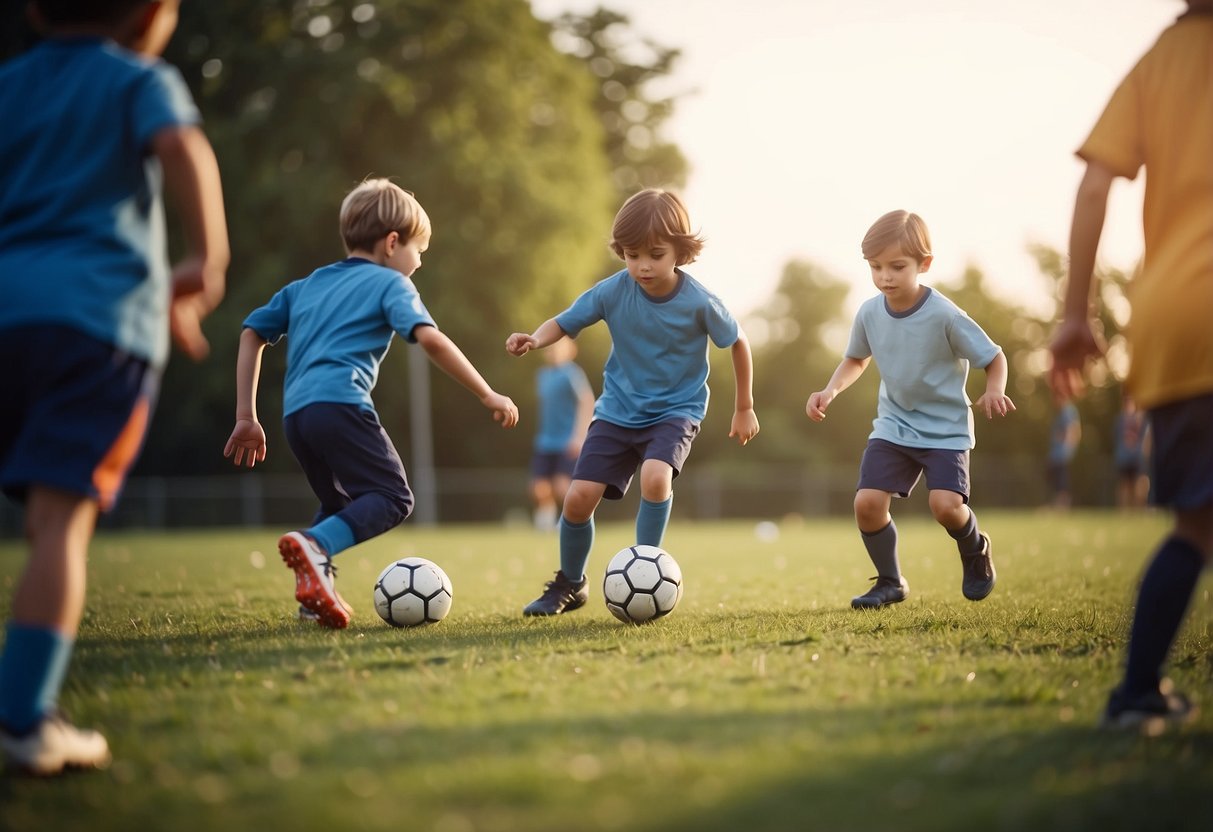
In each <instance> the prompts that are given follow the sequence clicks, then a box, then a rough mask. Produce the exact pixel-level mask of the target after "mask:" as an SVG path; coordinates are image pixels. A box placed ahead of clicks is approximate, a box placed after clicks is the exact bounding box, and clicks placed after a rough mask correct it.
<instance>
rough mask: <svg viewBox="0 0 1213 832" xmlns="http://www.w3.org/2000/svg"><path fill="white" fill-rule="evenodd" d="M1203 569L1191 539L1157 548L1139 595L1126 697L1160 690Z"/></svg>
mask: <svg viewBox="0 0 1213 832" xmlns="http://www.w3.org/2000/svg"><path fill="white" fill-rule="evenodd" d="M1203 567H1204V560H1203V558H1202V557H1201V555H1200V551H1199V550H1197V549H1196V547H1194V546H1193V545H1192V544H1190V543H1188V542H1187V541H1186V540H1181V539H1179V538H1177V537H1169V538H1167V539H1166V540H1164V541H1163V542H1162V545H1161V546H1160V547H1159V548H1158V551H1157V552H1156V553H1155V555H1154V560H1152V561H1151V562H1150V565H1149V567H1148V568H1147V569H1146V573H1145V575H1144V576H1143V577H1142V579H1141V587H1140V588H1139V589H1138V591H1137V609H1136V610H1135V611H1134V613H1133V629H1132V631H1131V632H1130V634H1129V660H1128V664H1127V665H1126V667H1125V682H1124V688H1125V692H1126V693H1128V694H1130V695H1134V694H1141V693H1147V692H1149V691H1154V690H1158V684H1159V680H1160V678H1161V676H1162V665H1163V662H1164V661H1166V658H1167V651H1169V650H1170V649H1171V644H1172V642H1174V641H1175V636H1176V634H1177V633H1178V632H1179V627H1180V625H1181V624H1182V623H1183V620H1184V613H1186V612H1187V610H1188V603H1189V602H1190V601H1191V600H1192V592H1193V590H1195V589H1196V584H1197V582H1198V581H1199V580H1200V571H1201V569H1202V568H1203Z"/></svg>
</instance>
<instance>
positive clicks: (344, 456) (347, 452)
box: [223, 179, 518, 629]
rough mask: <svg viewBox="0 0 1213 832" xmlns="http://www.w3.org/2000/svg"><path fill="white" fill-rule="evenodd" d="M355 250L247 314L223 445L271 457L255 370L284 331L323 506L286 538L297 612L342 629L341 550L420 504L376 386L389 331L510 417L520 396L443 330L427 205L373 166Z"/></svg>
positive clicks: (244, 454) (506, 420) (359, 195)
mask: <svg viewBox="0 0 1213 832" xmlns="http://www.w3.org/2000/svg"><path fill="white" fill-rule="evenodd" d="M340 227H341V237H342V240H344V242H345V248H346V251H347V252H348V254H349V256H348V257H346V258H345V259H344V260H341V261H339V262H337V263H333V264H331V265H328V266H324V267H322V268H319V269H317V270H316V271H314V272H312V273H311V274H310V275H309V276H308V277H305V278H303V279H301V280H296V281H294V282H292V283H289V284H287V285H286V286H285V287H284V288H282V289H281V290H279V291H278V292H277V293H276V294H275V295H274V296H273V297H272V298H270V301H269V303H267V304H266V305H265V306H262V307H261V308H259V309H255V310H253V312H252V313H250V314H249V316H248V317H247V318H245V320H244V331H243V332H242V333H241V334H240V353H239V356H238V357H237V359H236V426H235V427H234V428H233V429H232V435H231V437H230V438H229V439H228V440H227V445H226V446H225V447H224V449H223V455H224V456H226V457H232V458H233V461H234V462H235V464H236V465H240V464H242V463H244V464H247V465H248V467H250V468H252V467H253V466H254V465H255V464H256V463H258V462H261V461H262V460H264V459H265V431H264V429H262V427H261V423H260V422H259V421H258V419H257V381H258V376H259V374H260V371H261V354H262V352H263V351H264V349H265V347H266V345H267V344H274V343H277V342H278V341H279V340H280V339H281V338H283V337H286V339H287V351H286V364H287V369H286V380H285V383H284V385H283V406H282V411H283V425H284V427H285V430H286V441H287V443H288V444H289V445H290V448H291V452H292V453H293V454H294V455H295V458H296V459H297V460H298V461H299V465H300V466H301V467H302V468H303V472H304V474H305V475H306V476H307V481H308V483H309V484H310V485H311V487H312V491H314V492H315V494H316V496H317V497H318V498H319V500H320V508H319V510H318V511H317V513H316V517H315V518H314V519H313V521H312V524H311V526H309V527H308V528H306V529H303V530H301V531H293V532H288V533H287V534H285V535H283V536H282V538H281V539H280V540H279V541H278V551H279V552H280V553H281V555H282V559H283V560H284V561H285V562H286V564H287V565H288V566H290V567H291V568H292V569H293V570H294V571H295V598H296V600H298V601H299V603H300V604H301V605H302V609H301V615H300V617H301V618H304V619H307V618H314V619H315V620H317V621H318V623H319V624H320V625H321V626H324V627H330V628H333V629H342V628H344V627H346V626H347V625H348V624H349V622H350V612H349V607H348V605H346V603H345V602H344V601H343V600H342V599H341V596H339V595H338V594H337V590H336V588H335V587H334V585H333V577H334V575H335V574H336V567H334V566H333V557H334V556H336V555H337V554H339V553H341V552H343V551H345V550H346V549H348V548H350V547H351V546H353V545H355V544H357V543H361V542H362V541H364V540H369V539H370V538H372V537H376V536H378V535H381V534H383V533H384V532H386V531H388V530H389V529H392V528H395V527H396V526H397V525H399V524H400V523H402V522H403V521H404V520H405V518H407V517H408V516H409V514H410V513H412V510H413V493H412V491H411V490H410V488H409V484H408V480H407V479H406V477H405V471H404V463H403V462H401V460H400V455H399V454H398V453H397V452H396V448H395V446H394V445H393V444H392V440H391V439H390V438H389V437H388V435H387V432H386V431H385V430H384V429H383V425H382V424H380V422H379V416H378V414H377V413H376V412H375V405H374V402H372V400H371V391H372V390H373V389H374V387H375V382H376V381H377V380H378V378H379V365H380V363H381V362H382V361H383V359H384V356H386V355H387V351H388V347H389V346H391V343H392V338H393V337H394V335H396V334H398V335H400V337H402V338H404V339H405V340H406V341H409V342H412V343H416V344H420V345H421V348H422V349H423V350H425V352H426V355H428V356H429V358H430V360H431V361H433V362H434V363H435V364H436V365H437V366H438V367H440V368H442V370H444V371H445V372H446V373H447V374H448V375H450V376H451V377H452V378H453V379H455V380H456V381H458V382H459V383H460V384H462V385H463V386H464V387H466V388H467V389H468V390H469V391H471V392H472V394H473V395H474V396H476V398H477V399H478V400H479V401H480V403H481V404H482V405H484V407H486V408H487V409H489V410H491V411H492V412H493V418H494V419H496V420H497V421H499V422H501V424H502V426H503V427H507V428H511V427H513V426H514V425H516V424H517V423H518V409H517V408H516V407H514V403H513V402H512V401H511V400H510V399H508V398H507V397H505V396H503V395H501V394H500V393H497V392H495V391H494V390H493V388H491V387H490V386H489V385H488V382H486V381H485V380H484V378H483V377H481V375H480V373H479V372H477V371H476V368H475V367H473V366H472V364H471V362H469V361H468V360H467V358H466V357H465V356H464V354H463V353H462V352H461V351H460V349H459V347H457V346H456V345H455V343H454V342H453V341H451V339H450V338H448V337H447V336H446V335H444V334H443V333H442V332H440V331H439V329H438V326H437V325H436V324H435V323H434V319H433V318H431V317H430V313H429V312H428V311H427V310H426V308H425V305H424V304H422V302H421V296H420V295H419V294H418V292H417V288H416V286H414V285H413V281H412V280H410V279H409V278H410V276H411V275H412V274H413V272H415V271H416V270H417V269H418V268H420V266H421V255H422V253H423V252H424V251H425V250H426V248H428V246H429V244H430V219H429V217H428V216H427V215H426V213H425V211H424V209H422V207H421V205H420V204H418V202H417V200H416V199H414V198H413V195H412V194H410V193H408V192H407V191H404V190H403V189H401V188H400V187H399V186H397V185H395V184H393V183H392V182H389V181H388V180H386V179H369V180H367V181H365V182H363V183H362V184H361V185H359V186H358V187H357V188H355V189H354V190H353V191H351V192H350V193H349V194H348V195H347V196H346V197H345V200H344V201H343V202H342V203H341V216H340Z"/></svg>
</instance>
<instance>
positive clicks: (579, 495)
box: [505, 189, 758, 615]
mask: <svg viewBox="0 0 1213 832" xmlns="http://www.w3.org/2000/svg"><path fill="white" fill-rule="evenodd" d="M702 248H703V240H702V239H701V238H700V237H699V236H698V235H697V234H696V233H695V232H693V231H692V230H691V223H690V218H689V217H688V215H687V210H686V207H685V206H684V205H683V203H682V200H680V199H679V198H678V197H677V196H675V195H674V194H672V193H670V192H668V191H662V190H657V189H648V190H644V191H640V192H639V193H637V194H634V195H633V196H632V197H630V198H629V199H628V200H627V201H626V202H625V203H624V204H623V207H622V208H620V209H619V213H618V214H616V216H615V223H614V225H613V226H612V229H611V249H612V250H613V251H614V252H615V254H616V255H617V256H619V257H620V258H621V259H622V260H623V261H624V262H625V263H626V264H627V268H626V269H624V270H623V271H620V272H618V273H616V274H614V275H612V276H611V277H608V278H606V279H605V280H602V281H600V282H598V283H596V284H595V285H594V286H592V287H591V288H590V289H589V290H587V291H586V292H585V293H584V294H582V295H581V297H579V298H577V300H576V301H575V302H574V303H573V305H572V306H570V307H569V308H568V309H566V310H564V311H563V312H561V313H560V314H559V315H557V316H556V317H555V318H551V319H549V320H547V321H544V322H543V323H542V324H541V325H540V326H539V328H538V329H536V330H535V332H534V333H533V334H529V335H528V334H527V333H525V332H515V333H514V334H512V335H510V337H509V338H508V339H507V340H506V344H505V348H506V350H507V351H508V352H509V353H510V354H511V355H525V354H526V353H527V352H529V351H530V350H534V349H543V348H544V347H548V346H551V345H552V344H554V343H556V342H557V341H559V340H561V339H562V338H565V337H568V338H576V337H577V335H578V334H579V333H580V332H581V331H582V330H583V329H585V328H586V327H587V326H591V325H593V324H595V323H597V322H599V321H605V322H606V325H607V328H608V329H609V330H610V332H611V341H612V347H611V354H610V356H609V357H608V358H607V362H606V367H605V370H604V374H603V383H602V388H603V389H602V395H601V396H599V397H598V402H597V404H596V405H595V408H594V421H593V423H592V424H591V425H590V428H589V432H588V434H587V436H586V439H585V443H584V444H583V445H582V448H581V456H580V457H579V458H578V460H577V465H576V468H575V469H574V471H573V482H572V485H571V486H570V487H569V491H568V494H567V495H566V497H565V501H564V509H563V513H562V516H561V520H560V570H559V571H557V573H556V578H555V580H552V581H549V582H548V584H547V586H546V588H545V589H544V592H543V594H542V595H541V596H540V597H539V598H537V599H536V600H535V601H533V602H531V603H530V604H528V605H527V606H526V607H525V608H524V609H523V611H522V612H523V615H558V614H560V613H565V612H570V611H572V610H575V609H578V608H580V607H582V606H584V604H585V602H586V600H587V599H588V598H589V588H588V586H587V578H586V575H585V566H586V563H587V561H588V560H589V557H590V549H591V547H592V546H593V543H594V511H595V509H597V508H598V504H599V503H600V502H601V501H602V499H603V497H605V498H606V499H608V500H620V499H623V495H624V494H626V493H627V490H628V486H629V485H631V482H632V477H633V476H634V475H635V474H636V468H637V466H639V467H640V498H641V499H640V509H639V511H638V512H637V514H636V540H637V542H638V543H643V544H648V545H651V546H660V545H661V541H662V538H663V537H664V536H665V530H666V525H667V524H668V523H669V518H670V508H671V505H672V503H673V499H674V478H675V477H676V476H678V474H679V472H680V471H681V470H682V466H683V464H684V463H685V462H686V458H687V455H688V454H689V453H690V451H691V442H692V441H693V440H694V439H695V436H696V434H698V433H699V425H700V422H701V421H702V420H703V417H704V414H705V413H706V412H707V406H708V383H707V382H708V343H709V341H710V342H711V343H712V344H715V345H716V346H717V347H719V348H721V349H725V348H727V349H729V351H730V352H731V353H732V357H733V374H734V378H735V382H736V390H737V392H736V403H735V406H734V410H733V419H732V424H731V427H730V430H729V436H730V437H734V438H736V439H737V441H738V442H740V443H741V444H742V445H745V444H746V443H747V442H749V441H750V440H751V439H753V438H754V437H755V436H756V435H757V434H758V417H757V416H756V415H755V414H754V395H753V359H752V357H751V355H750V343H749V340H748V339H747V338H746V336H745V333H744V332H743V331H742V330H741V327H740V326H738V325H737V321H736V320H734V318H733V316H732V315H731V314H729V311H728V310H727V309H726V308H725V306H724V304H723V303H721V302H720V299H719V298H717V297H716V296H715V295H713V294H712V293H711V292H709V291H708V290H707V288H705V287H704V286H703V284H701V283H700V282H699V281H697V280H696V279H695V278H693V277H691V275H689V274H688V273H687V272H685V271H684V270H683V269H682V266H685V265H687V264H689V263H692V262H694V260H695V258H696V257H697V256H698V255H699V252H700V250H701V249H702Z"/></svg>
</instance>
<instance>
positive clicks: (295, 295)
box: [244, 257, 437, 416]
mask: <svg viewBox="0 0 1213 832" xmlns="http://www.w3.org/2000/svg"><path fill="white" fill-rule="evenodd" d="M244 326H245V327H247V328H248V329H251V330H253V331H254V332H256V333H257V334H258V335H260V336H261V337H262V338H264V339H265V340H266V341H268V342H269V343H271V344H275V343H277V342H278V340H279V339H280V338H282V336H284V335H285V336H287V345H286V380H285V381H284V382H283V394H282V399H283V401H282V415H283V416H288V415H290V414H291V413H294V412H295V411H296V410H299V409H301V408H303V407H306V406H307V405H309V404H315V403H316V402H333V403H337V404H353V405H358V406H359V407H362V408H363V409H365V410H374V409H375V405H374V402H372V401H371V390H373V389H374V388H375V382H376V381H378V379H379V365H380V364H381V363H382V362H383V358H384V356H385V355H387V351H388V347H389V346H391V343H392V336H393V334H394V333H399V335H400V337H402V338H404V339H405V340H406V341H410V342H416V340H417V339H416V337H415V336H414V335H413V331H414V330H415V329H416V328H417V327H419V326H437V325H436V324H435V323H434V319H433V318H431V317H430V313H429V312H428V311H427V310H426V308H425V305H424V304H423V303H422V302H421V295H419V294H418V293H417V287H416V286H414V285H413V281H411V280H409V279H408V278H407V277H405V276H404V275H402V274H401V273H400V272H398V271H396V270H395V269H389V268H388V267H386V266H380V265H378V264H376V263H372V262H371V261H369V260H364V259H362V258H361V257H349V258H347V259H345V260H342V261H340V262H338V263H333V264H332V265H329V266H324V267H323V268H319V269H316V271H314V272H312V273H311V274H310V275H308V276H307V277H305V278H303V279H302V280H296V281H294V282H292V283H289V284H287V285H286V286H284V287H283V288H282V289H280V290H279V291H278V292H277V293H276V294H275V295H274V296H273V297H272V298H270V302H269V303H267V304H266V305H265V306H262V307H261V308H260V309H254V310H253V311H252V312H251V313H250V314H249V316H248V317H247V318H245V319H244Z"/></svg>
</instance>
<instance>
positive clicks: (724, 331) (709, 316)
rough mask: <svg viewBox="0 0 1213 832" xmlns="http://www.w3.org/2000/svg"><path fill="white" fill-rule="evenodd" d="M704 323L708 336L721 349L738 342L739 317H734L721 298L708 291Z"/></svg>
mask: <svg viewBox="0 0 1213 832" xmlns="http://www.w3.org/2000/svg"><path fill="white" fill-rule="evenodd" d="M704 324H705V325H706V328H707V331H708V337H709V338H711V339H712V343H713V344H715V345H716V346H717V347H719V348H720V349H724V348H725V347H731V346H733V344H735V343H737V332H738V329H737V319H736V318H734V317H733V313H731V312H730V311H729V310H728V309H727V308H725V305H724V304H723V303H722V302H721V300H720V298H718V297H716V296H715V295H713V294H711V293H710V292H709V293H708V296H707V305H706V306H705V308H704Z"/></svg>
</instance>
